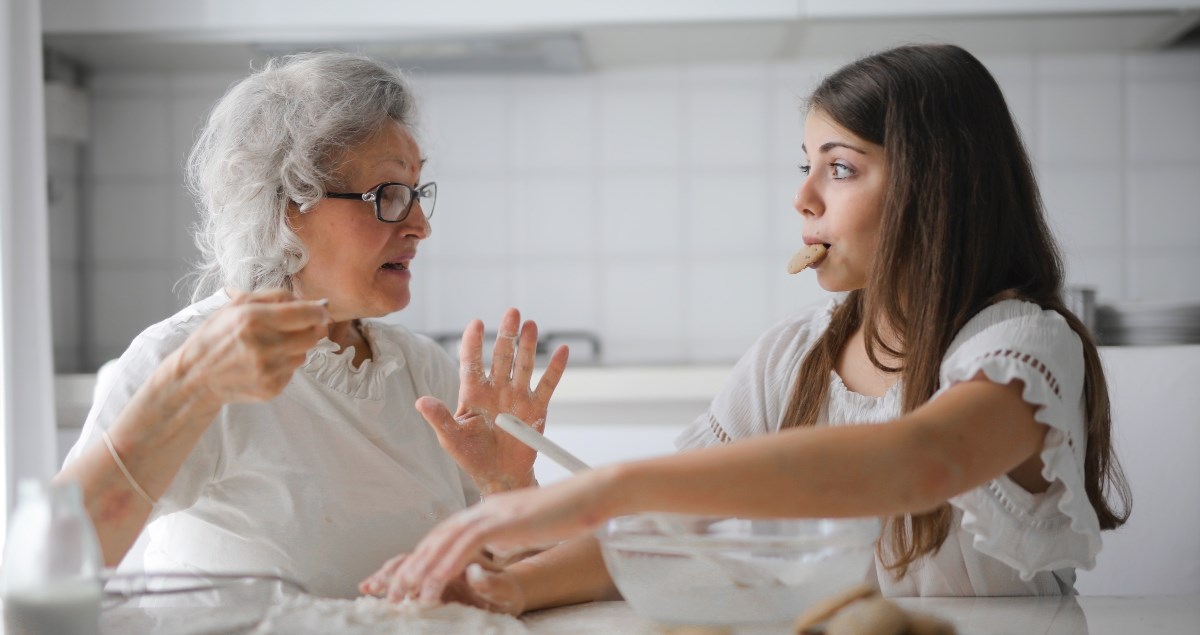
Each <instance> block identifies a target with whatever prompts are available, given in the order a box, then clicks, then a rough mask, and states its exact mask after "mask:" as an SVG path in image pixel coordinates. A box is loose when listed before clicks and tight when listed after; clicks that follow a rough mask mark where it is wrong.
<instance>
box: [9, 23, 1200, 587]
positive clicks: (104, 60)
mask: <svg viewBox="0 0 1200 635" xmlns="http://www.w3.org/2000/svg"><path fill="white" fill-rule="evenodd" d="M13 1H14V2H16V3H17V4H18V5H25V6H27V7H28V6H37V5H38V4H39V3H37V2H32V3H31V2H29V0H13ZM10 12H11V11H10ZM39 28H40V32H41V34H42V39H41V42H40V46H41V51H42V57H41V60H40V64H41V70H42V75H43V78H44V84H43V87H44V107H45V111H44V112H45V138H46V161H45V168H46V193H47V196H48V216H47V218H48V226H47V227H48V232H47V235H48V262H49V269H48V271H49V281H50V286H49V288H50V300H51V307H52V309H51V313H50V314H51V315H52V324H53V328H52V342H53V367H54V371H55V373H57V374H58V375H59V380H58V381H57V382H56V399H57V403H58V425H59V430H60V432H59V433H58V435H57V437H58V444H59V445H58V450H57V451H58V454H57V455H56V456H61V455H62V454H63V453H65V451H66V450H67V448H68V447H69V444H70V442H72V441H73V440H74V438H75V437H76V436H77V435H78V426H80V425H81V424H82V420H83V419H82V418H83V415H84V414H85V413H86V410H87V407H88V405H89V404H90V390H91V385H92V382H93V381H94V376H93V373H94V372H95V371H96V369H97V368H98V367H99V366H100V365H101V364H102V363H104V362H105V361H107V360H109V359H112V358H114V357H116V356H119V355H120V354H121V352H122V351H123V350H124V349H125V347H126V346H127V345H128V344H129V342H130V340H131V339H132V338H133V337H134V336H135V335H136V334H137V333H138V332H139V331H140V330H142V329H143V328H145V327H146V326H147V325H149V324H152V323H154V322H157V321H159V320H161V319H163V318H165V317H167V316H169V315H170V314H172V313H173V312H175V311H176V310H177V309H179V308H181V307H183V306H184V305H186V304H187V303H188V297H189V296H188V293H189V292H190V288H189V287H188V286H187V285H186V283H181V282H180V281H181V279H182V278H183V277H184V276H185V274H186V273H187V272H188V271H189V262H190V261H191V260H192V259H193V258H194V257H195V256H196V251H195V248H194V247H193V245H192V241H191V237H190V227H191V225H192V224H193V223H194V222H195V221H196V212H195V209H194V207H193V204H192V202H191V201H190V199H189V198H188V195H187V193H186V192H185V190H184V188H183V169H182V166H183V163H184V158H185V156H186V154H187V152H188V149H189V147H190V145H191V143H192V141H193V139H194V137H195V134H196V133H197V131H198V128H199V127H200V125H201V124H202V122H203V120H204V118H205V116H206V114H207V112H208V109H209V108H210V107H211V106H212V104H213V103H214V101H215V100H216V99H217V98H218V97H220V96H221V95H222V94H223V93H224V91H225V90H226V89H227V88H228V87H229V86H230V85H231V84H232V83H233V82H235V81H237V80H238V79H240V78H242V77H244V76H245V75H246V74H247V72H248V70H249V69H250V68H251V67H252V66H258V65H260V64H261V63H262V62H263V61H264V60H266V59H268V58H269V57H270V56H273V55H278V54H284V53H288V52H293V51H300V50H308V49H312V48H344V49H350V50H356V51H361V52H365V53H368V54H370V55H373V56H376V57H379V58H381V59H386V60H389V61H392V62H394V63H395V64H397V65H399V66H401V67H403V68H406V69H408V70H409V72H410V77H411V79H412V81H413V85H414V87H415V89H416V91H417V93H418V99H419V104H420V106H421V126H420V128H419V131H418V132H419V137H420V140H421V143H422V146H423V149H424V151H425V153H426V154H427V156H428V157H429V164H428V166H427V168H426V170H425V172H424V176H423V179H426V180H435V181H437V182H438V185H439V201H438V205H437V212H436V214H435V216H434V218H433V221H432V223H433V226H434V230H435V231H434V233H433V236H432V238H431V239H430V240H428V241H425V242H424V243H423V245H422V247H421V252H420V255H419V257H418V259H417V260H416V261H415V263H414V265H413V273H414V277H413V285H414V294H413V298H414V299H413V302H412V304H411V305H410V306H409V308H407V309H406V310H404V311H402V312H400V313H398V314H395V315H393V316H391V317H390V318H388V319H389V320H393V321H395V322H398V323H401V324H404V325H406V326H408V327H410V328H412V329H414V330H416V331H418V332H422V333H426V334H429V335H431V336H434V337H439V338H441V340H442V341H443V342H444V343H445V344H446V345H447V347H448V348H450V349H451V350H453V346H454V345H455V343H456V341H457V340H456V336H457V334H458V333H459V332H461V329H462V327H463V326H464V325H465V324H466V323H467V321H469V320H470V319H472V318H475V317H481V318H483V319H484V320H485V322H487V323H489V324H494V321H495V320H496V319H497V318H498V317H499V315H500V314H501V312H502V311H503V309H504V308H505V307H508V306H517V307H519V308H521V309H522V311H523V312H525V313H526V314H527V315H528V316H530V317H532V318H534V319H536V320H538V322H539V324H540V325H541V327H542V330H543V332H544V333H545V334H547V336H548V338H549V339H554V340H558V341H563V342H566V343H570V344H572V359H573V363H574V364H575V368H573V369H572V370H569V371H568V377H567V379H565V380H564V384H563V387H562V390H561V391H560V393H561V394H560V396H559V399H558V401H557V402H556V405H555V406H554V408H553V409H552V410H551V415H552V419H553V421H552V422H551V426H552V432H551V436H556V438H558V439H559V440H560V442H562V443H563V444H564V445H566V446H568V447H573V448H575V449H578V450H579V453H580V454H581V456H583V458H585V459H587V460H590V461H592V462H596V463H602V462H606V461H608V460H614V459H615V458H622V457H628V456H637V455H645V454H653V453H661V452H666V451H669V450H670V448H671V446H670V439H671V438H672V437H673V436H674V434H675V433H676V432H677V431H678V429H679V428H680V427H681V426H682V425H684V424H686V423H687V422H688V421H690V419H691V418H693V417H694V416H696V415H697V414H699V413H700V412H702V411H703V409H704V407H705V405H706V403H707V401H708V400H709V399H710V398H711V397H712V395H713V394H714V393H715V392H716V390H718V389H719V387H720V384H721V381H722V379H723V378H724V376H725V373H726V372H727V370H728V368H729V366H730V365H731V364H732V363H733V362H734V361H735V360H736V359H737V357H738V355H739V354H740V353H741V352H742V351H743V350H744V349H746V348H747V347H748V346H749V345H750V344H751V343H752V341H753V340H754V338H755V337H756V336H757V335H758V334H759V333H760V332H761V331H763V330H764V329H765V328H767V327H768V326H769V325H770V324H772V323H773V322H775V321H776V320H779V319H782V318H783V317H784V316H786V315H788V314H789V313H791V312H792V311H794V310H796V309H798V308H800V307H802V306H804V305H806V304H809V303H812V302H816V301H820V300H821V299H822V298H823V297H824V292H823V291H822V290H821V289H820V288H819V287H818V286H817V285H816V282H815V277H814V276H804V275H801V276H798V277H793V276H789V275H787V273H786V272H785V262H786V260H787V258H788V257H789V255H790V254H791V253H792V252H793V251H794V250H795V249H796V247H797V246H798V245H800V244H801V222H800V218H799V215H798V214H797V213H796V212H795V211H794V210H793V209H792V208H791V201H792V195H793V193H794V191H795V189H796V187H797V185H798V184H799V182H800V174H799V171H798V170H797V168H796V166H797V164H799V163H800V162H801V161H802V160H803V156H802V154H801V152H800V148H799V146H800V142H801V134H802V119H801V113H800V109H799V107H800V98H801V97H802V96H803V95H805V94H806V93H807V92H808V91H809V90H810V89H811V88H812V87H813V86H815V84H816V82H817V81H819V79H820V78H821V77H822V76H823V75H824V74H826V73H828V72H830V71H832V70H834V69H836V68H837V67H839V66H841V65H842V64H844V63H846V62H847V61H849V60H851V59H853V58H855V57H857V56H859V55H861V54H864V53H868V52H871V51H874V50H878V49H882V48H887V47H889V46H892V45H896V44H901V43H905V42H921V41H946V42H953V43H957V44H960V45H962V46H965V47H966V48H968V49H969V50H971V51H972V52H974V53H976V54H977V55H978V56H979V57H980V58H981V59H982V60H983V61H984V62H985V63H986V64H987V66H988V67H989V68H990V69H991V71H992V72H993V73H994V75H995V76H996V78H997V80H998V81H999V83H1000V85H1001V86H1002V88H1003V90H1004V92H1005V95H1006V97H1007V98H1008V100H1009V105H1010V107H1011V109H1012V111H1013V113H1014V115H1015V116H1016V119H1017V121H1018V123H1019V125H1020V128H1021V131H1022V134H1023V135H1024V138H1025V141H1026V144H1027V147H1028V149H1029V151H1030V154H1031V156H1032V158H1033V160H1034V163H1035V167H1036V171H1037V175H1038V178H1039V181H1040V184H1041V187H1042V193H1043V195H1044V198H1045V204H1046V210H1047V213H1048V215H1049V220H1050V222H1051V224H1052V226H1053V227H1054V228H1055V230H1056V231H1057V233H1058V236H1059V238H1060V240H1061V245H1062V247H1063V250H1064V254H1065V257H1066V264H1067V275H1068V280H1069V282H1070V284H1071V285H1072V287H1073V297H1074V298H1075V299H1076V301H1077V302H1078V304H1077V306H1080V307H1081V309H1083V308H1086V307H1089V306H1090V307H1095V306H1100V307H1102V308H1101V310H1100V311H1099V312H1097V313H1096V314H1095V319H1096V320H1097V321H1098V322H1101V323H1106V324H1107V325H1108V331H1107V337H1108V338H1109V339H1110V341H1109V343H1111V344H1121V343H1127V344H1166V343H1171V342H1174V343H1176V344H1180V343H1183V342H1186V341H1188V340H1189V339H1191V340H1192V341H1193V342H1194V341H1198V340H1200V317H1198V316H1200V309H1197V307H1200V1H1198V0H1175V1H1158V0H975V1H964V2H950V1H944V0H912V1H903V2H901V1H891V0H859V1H857V2H853V3H845V2H833V1H828V0H728V1H724V2H719V1H706V2H702V1H695V2H689V1H686V0H678V1H663V0H659V1H650V0H638V1H635V0H609V1H608V2H603V3H597V2H555V1H553V0H520V1H516V0H514V1H510V2H469V1H466V0H413V1H406V2H393V1H384V0H378V1H370V0H359V1H352V2H303V1H301V2H297V1H291V2H282V1H277V0H269V1H268V0H262V1H258V2H248V1H245V0H210V1H206V2H202V1H194V2H157V1H153V0H41V2H40V27H39ZM12 32H13V31H10V33H12ZM20 187H22V188H25V191H26V193H27V194H28V193H34V192H37V191H38V187H39V185H38V184H36V183H33V184H29V183H25V184H21V185H20ZM5 299H6V301H10V302H11V301H13V298H11V297H7V298H5ZM1139 329H1140V330H1139ZM1139 338H1140V339H1139ZM550 343H556V342H550ZM1107 350H1108V353H1107V355H1106V361H1108V363H1109V366H1110V368H1111V367H1113V366H1117V367H1119V368H1118V369H1117V370H1116V371H1113V372H1115V373H1116V375H1118V376H1120V377H1125V376H1126V375H1128V377H1129V378H1131V379H1130V381H1134V380H1137V379H1138V378H1143V380H1144V378H1145V377H1146V376H1147V373H1150V374H1151V376H1157V377H1160V378H1161V377H1162V373H1161V371H1162V368H1163V365H1167V366H1168V367H1171V365H1176V366H1179V365H1182V366H1186V367H1187V368H1189V369H1191V372H1192V373H1193V374H1192V375H1191V377H1192V378H1193V380H1192V383H1193V384H1194V380H1200V370H1198V369H1197V367H1198V366H1200V363H1197V361H1196V360H1197V355H1196V354H1195V353H1196V350H1197V347H1195V346H1163V347H1157V349H1156V350H1157V353H1156V354H1159V355H1166V356H1167V357H1159V358H1154V359H1155V361H1152V362H1143V361H1140V360H1141V359H1142V358H1138V359H1137V360H1134V362H1130V363H1135V362H1136V364H1144V365H1145V364H1148V365H1145V366H1136V365H1135V366H1134V367H1133V368H1130V367H1129V366H1128V365H1127V364H1126V359H1127V358H1125V357H1121V356H1122V355H1127V353H1125V352H1123V351H1121V350H1118V349H1115V348H1114V349H1107ZM1171 356H1174V357H1171ZM1128 359H1130V360H1132V359H1133V358H1132V357H1130V358H1128ZM1182 366H1181V367H1182ZM1156 371H1157V372H1158V374H1157V375H1155V374H1154V373H1155V372H1156ZM10 372H12V371H10ZM1122 373H1124V375H1123V374H1122ZM1113 381H1114V383H1116V382H1117V381H1118V378H1116V377H1115V378H1114V380H1113ZM1121 381H1124V380H1121ZM1180 382H1182V383H1180ZM10 385H11V384H10ZM1186 385H1188V384H1187V380H1184V379H1179V380H1178V381H1177V382H1176V383H1173V384H1170V385H1165V386H1164V385H1161V382H1159V383H1157V384H1154V385H1151V386H1139V387H1138V389H1136V390H1135V389H1132V388H1127V387H1124V386H1121V387H1118V388H1115V389H1114V390H1115V392H1117V393H1118V394H1119V395H1130V396H1131V397H1130V398H1131V399H1133V398H1134V397H1133V395H1134V394H1135V393H1136V399H1138V400H1140V401H1137V402H1136V403H1133V402H1124V405H1121V406H1120V409H1121V412H1122V413H1132V412H1137V413H1145V412H1146V409H1147V408H1151V409H1154V408H1157V410H1153V411H1152V416H1151V417H1149V418H1150V419H1152V420H1153V422H1160V423H1153V422H1148V423H1147V424H1146V425H1148V426H1151V427H1153V426H1154V425H1162V426H1168V425H1174V426H1179V425H1180V424H1181V423H1183V422H1189V425H1188V426H1187V427H1188V428H1190V429H1191V430H1192V431H1191V432H1184V433H1183V434H1186V435H1191V436H1188V437H1187V438H1186V440H1185V441H1183V444H1182V447H1183V448H1186V450H1180V452H1181V454H1182V453H1185V452H1186V454H1187V456H1188V458H1191V459H1194V456H1195V453H1196V452H1200V438H1198V437H1197V436H1196V435H1197V434H1198V433H1197V432H1195V429H1196V428H1198V427H1200V426H1196V425H1194V424H1196V423H1197V422H1198V417H1200V415H1197V414H1196V413H1197V412H1200V406H1197V405H1195V404H1196V402H1195V400H1196V397H1194V396H1190V397H1188V398H1189V399H1191V401H1190V402H1187V403H1180V402H1178V397H1179V396H1180V394H1181V393H1188V394H1190V393H1191V392H1194V391H1191V390H1189V389H1187V388H1182V389H1181V388H1180V387H1181V386H1186ZM1143 388H1144V389H1145V390H1143ZM1147 391H1149V392H1147ZM1162 395H1171V396H1173V397H1174V398H1176V401H1173V402H1170V403H1165V401H1166V400H1164V399H1163V398H1162V397H1161V396H1162ZM1179 418H1182V419H1183V421H1173V422H1172V423H1169V424H1168V423H1167V421H1168V420H1173V419H1179ZM556 424H557V425H560V426H561V427H558V428H554V427H553V426H555V425H556ZM1164 429H1166V428H1164ZM1172 430H1174V428H1172ZM1121 433H1122V431H1121V430H1120V428H1119V429H1118V434H1119V435H1120V434H1121ZM1141 434H1149V433H1148V432H1143V433H1141ZM1171 434H1175V432H1172V433H1171ZM1135 445H1136V444H1135V443H1134V442H1130V446H1131V448H1130V449H1129V450H1128V452H1127V454H1130V453H1132V454H1133V455H1134V456H1133V458H1132V459H1131V460H1132V461H1133V463H1135V464H1136V463H1138V461H1139V460H1140V459H1139V458H1138V455H1137V453H1138V452H1139V451H1141V450H1138V449H1137V448H1136V447H1133V446H1135ZM1168 445H1170V444H1168ZM1119 448H1120V446H1119ZM1144 452H1145V457H1146V460H1145V461H1144V463H1146V465H1147V467H1146V468H1139V469H1147V470H1152V469H1154V468H1153V466H1151V464H1157V463H1159V461H1158V460H1157V459H1155V460H1152V459H1151V456H1153V453H1152V452H1151V450H1150V449H1146V450H1145V451H1144ZM1191 463H1192V464H1194V463H1195V461H1192V462H1191ZM542 469H550V468H546V467H545V466H542V465H541V464H540V463H539V470H542ZM1189 469H1191V468H1189ZM1198 469H1200V468H1198ZM1131 471H1136V470H1131ZM549 476H550V477H551V478H553V477H556V476H557V475H555V474H553V473H552V472H549ZM1131 476H1133V477H1134V482H1135V485H1136V484H1137V481H1136V477H1137V475H1136V474H1134V475H1131ZM1184 478H1185V479H1189V478H1190V479H1191V480H1192V485H1193V487H1192V489H1191V490H1188V491H1186V496H1188V497H1190V499H1187V498H1185V501H1184V502H1185V503H1187V504H1188V505H1190V507H1189V511H1187V512H1186V513H1190V514H1192V516H1189V517H1188V518H1190V519H1191V521H1192V522H1189V523H1180V525H1181V526H1190V527H1191V528H1192V529H1193V530H1194V527H1195V525H1196V524H1200V511H1197V510H1198V509H1200V494H1198V493H1197V492H1198V491H1200V489H1198V488H1200V472H1197V471H1196V470H1195V469H1193V470H1192V471H1191V472H1189V473H1188V475H1185V477H1184ZM1136 491H1137V489H1136V488H1135V492H1136ZM1165 504H1166V503H1164V505H1165ZM1193 517H1195V518H1193ZM1137 520H1138V515H1137V514H1136V513H1135V515H1134V522H1135V523H1136V522H1137ZM1132 526H1133V525H1131V527H1132ZM1193 533H1194V532H1193ZM1195 535H1197V536H1200V534H1195ZM1183 540H1184V541H1189V542H1187V544H1188V545H1189V547H1190V546H1194V547H1195V549H1194V550H1193V552H1192V554H1193V556H1195V561H1193V562H1192V563H1191V564H1190V565H1189V566H1190V567H1191V569H1189V570H1188V571H1187V573H1186V575H1187V576H1190V577H1188V578H1187V580H1188V582H1187V583H1189V584H1194V585H1195V586H1196V588H1197V589H1200V581H1197V580H1200V555H1196V554H1200V538H1183ZM1193 543H1194V544H1193ZM1164 557H1166V556H1164ZM1164 562H1166V561H1164ZM1160 574H1161V572H1154V571H1151V572H1148V573H1147V575H1146V576H1145V580H1146V581H1147V582H1146V583H1145V584H1151V585H1152V584H1154V582H1152V580H1153V579H1154V578H1155V577H1156V575H1158V577H1161V575H1160ZM1136 577H1137V576H1136V575H1135V576H1134V578H1136ZM1104 584H1106V583H1100V582H1098V583H1096V587H1094V588H1097V589H1101V590H1104V589H1109V590H1113V589H1115V590H1118V591H1120V590H1126V591H1128V590H1129V589H1131V588H1135V589H1136V588H1140V587H1137V586H1136V579H1135V581H1134V583H1132V584H1133V585H1134V586H1133V587H1130V586H1128V584H1130V583H1129V582H1128V579H1127V580H1126V586H1125V587H1120V586H1112V587H1111V588H1110V587H1106V586H1104ZM1114 584H1115V583H1114ZM1164 586H1165V585H1164ZM1147 588H1148V587H1147ZM1193 592H1195V590H1193Z"/></svg>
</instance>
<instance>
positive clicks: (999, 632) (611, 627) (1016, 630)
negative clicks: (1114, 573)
mask: <svg viewBox="0 0 1200 635" xmlns="http://www.w3.org/2000/svg"><path fill="white" fill-rule="evenodd" d="M896 602H897V603H898V604H900V605H901V606H902V607H903V608H905V609H907V610H910V611H915V612H921V613H929V614H933V615H936V616H938V617H941V618H943V619H946V620H949V621H950V622H952V623H953V624H954V626H955V628H957V629H958V633H959V635H1009V634H1011V635H1030V634H1032V633H1038V634H1043V633H1044V634H1046V635H1130V634H1132V633H1136V634H1137V635H1158V634H1164V635H1165V634H1168V633H1170V634H1172V635H1175V634H1179V633H1189V634H1190V633H1198V632H1200V596H1196V595H1182V596H1151V597H1086V596H1085V597H1074V598H1072V597H1066V598H1058V597H1046V598H1036V597H1034V598H1021V597H1001V598H898V599H897V600H896ZM522 621H523V622H525V626H526V627H527V628H528V629H529V631H530V633H534V634H544V635H550V634H557V633H572V634H574V635H611V634H613V633H620V634H621V635H663V633H666V632H669V631H668V630H667V629H665V628H664V627H663V626H662V625H660V624H656V623H654V622H652V621H650V620H647V619H644V618H641V617H638V616H637V615H636V614H634V613H633V610H632V609H631V608H630V607H629V605H628V604H626V603H625V602H593V603H590V604H581V605H578V606H568V607H563V608H558V609H550V610H547V611H538V612H535V613H530V614H528V615H526V616H525V617H524V618H522ZM712 632H713V633H714V635H715V634H716V633H717V632H719V631H717V630H713V631H712ZM734 632H735V633H738V634H745V635H749V634H754V635H775V634H779V635H783V634H784V633H788V634H789V635H790V634H791V633H792V631H791V630H790V629H789V628H788V625H780V626H775V627H771V626H765V627H753V628H740V629H736V630H734Z"/></svg>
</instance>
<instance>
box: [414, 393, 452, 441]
mask: <svg viewBox="0 0 1200 635" xmlns="http://www.w3.org/2000/svg"><path fill="white" fill-rule="evenodd" d="M415 405H416V408H417V412H419V413H421V416H422V417H425V421H426V422H427V423H428V424H429V425H430V426H431V427H433V430H434V432H436V433H437V435H438V439H441V438H442V435H443V434H445V435H453V434H454V433H455V432H457V431H458V430H459V424H458V421H457V420H455V418H454V415H452V414H450V409H449V408H447V407H446V404H444V403H442V401H441V400H440V399H437V398H435V397H428V396H426V397H421V398H420V399H418V400H417V401H416V404H415Z"/></svg>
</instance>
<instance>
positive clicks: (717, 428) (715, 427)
mask: <svg viewBox="0 0 1200 635" xmlns="http://www.w3.org/2000/svg"><path fill="white" fill-rule="evenodd" d="M708 428H709V430H712V433H713V436H715V437H717V440H718V441H720V442H721V443H723V444H726V445H728V444H730V443H733V439H731V438H729V435H728V434H726V433H725V428H722V427H721V424H719V423H717V420H716V419H714V418H712V417H709V418H708Z"/></svg>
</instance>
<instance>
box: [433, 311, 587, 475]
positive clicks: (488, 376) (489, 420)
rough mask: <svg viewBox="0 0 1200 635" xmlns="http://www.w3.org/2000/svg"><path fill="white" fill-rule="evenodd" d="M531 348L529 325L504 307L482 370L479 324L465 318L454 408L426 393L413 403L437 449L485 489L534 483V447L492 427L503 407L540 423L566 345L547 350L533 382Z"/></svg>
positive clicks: (562, 365) (564, 363)
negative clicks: (488, 365)
mask: <svg viewBox="0 0 1200 635" xmlns="http://www.w3.org/2000/svg"><path fill="white" fill-rule="evenodd" d="M518 327H520V328H519V330H518ZM536 352H537V325H536V324H534V322H533V321H526V322H525V324H523V325H522V324H521V313H520V312H519V311H517V310H516V309H509V310H508V311H505V313H504V317H503V318H501V321H500V330H499V334H498V335H497V337H496V346H495V349H494V350H493V353H492V367H491V369H490V372H488V371H487V370H485V368H484V364H483V323H482V322H480V321H479V320H473V321H472V322H471V323H470V324H468V325H467V328H466V330H465V331H464V332H463V338H462V346H461V348H460V351H459V379H460V384H459V391H458V409H457V411H456V412H455V413H454V415H453V416H451V415H450V412H449V409H447V408H446V406H445V404H443V403H442V402H441V401H438V400H437V399H434V398H433V397H422V398H421V399H419V400H418V401H417V410H419V411H420V412H421V414H422V415H423V416H424V417H425V419H426V421H428V422H429V423H430V425H432V426H433V429H434V431H435V432H437V435H438V441H439V442H441V445H442V447H443V448H444V449H445V450H446V452H448V453H449V454H450V455H451V456H452V457H454V460H455V461H457V462H458V464H459V465H460V466H462V468H463V469H464V470H466V471H467V473H468V474H470V475H471V478H472V479H474V480H475V483H476V484H477V485H478V486H479V488H480V489H481V490H482V491H483V493H485V494H487V493H491V492H496V491H506V490H510V489H516V488H519V487H526V486H528V485H531V484H533V482H534V479H533V461H534V459H535V458H536V457H537V453H536V452H534V451H533V450H532V449H530V448H528V447H526V446H525V445H524V444H523V443H521V442H520V441H517V440H516V439H515V438H513V437H512V436H510V435H509V434H508V433H506V432H504V431H503V430H501V429H499V428H497V427H496V415H499V414H501V413H508V414H511V415H513V416H515V417H517V418H518V419H521V420H522V421H524V422H526V423H528V424H529V425H531V426H533V427H534V428H536V429H537V430H539V431H541V430H542V429H544V428H545V425H546V409H547V407H548V406H549V404H550V397H551V395H553V394H554V389H555V387H557V386H558V381H559V379H560V378H561V377H562V374H563V370H564V369H565V368H566V366H567V347H566V346H560V347H558V349H557V350H555V351H554V354H553V355H552V356H551V358H550V363H549V365H548V366H547V367H546V370H545V372H543V373H542V377H541V380H540V381H538V383H537V386H536V387H534V386H532V385H531V382H532V378H533V362H534V357H535V355H536Z"/></svg>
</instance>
